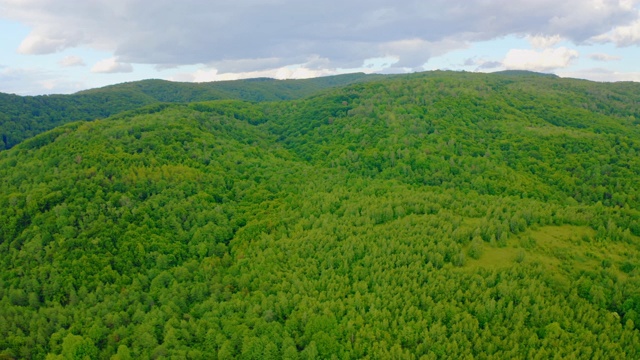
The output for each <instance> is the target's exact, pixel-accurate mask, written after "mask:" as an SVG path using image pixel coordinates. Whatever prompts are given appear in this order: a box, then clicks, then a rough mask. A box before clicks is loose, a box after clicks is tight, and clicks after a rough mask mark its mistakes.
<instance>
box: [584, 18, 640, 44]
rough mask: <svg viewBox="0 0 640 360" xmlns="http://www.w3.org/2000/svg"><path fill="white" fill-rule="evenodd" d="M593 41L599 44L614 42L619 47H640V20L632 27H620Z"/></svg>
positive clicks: (596, 37)
mask: <svg viewBox="0 0 640 360" xmlns="http://www.w3.org/2000/svg"><path fill="white" fill-rule="evenodd" d="M592 40H593V41H595V42H599V43H606V42H612V43H615V44H616V45H618V46H632V45H640V20H638V21H636V22H634V23H633V24H630V25H626V26H618V27H616V28H614V29H613V30H611V31H609V32H607V33H605V34H602V35H598V36H595V37H593V39H592Z"/></svg>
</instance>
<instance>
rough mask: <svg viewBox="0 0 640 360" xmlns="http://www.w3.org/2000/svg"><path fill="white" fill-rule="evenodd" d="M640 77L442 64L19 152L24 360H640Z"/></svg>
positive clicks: (16, 303)
mask: <svg viewBox="0 0 640 360" xmlns="http://www.w3.org/2000/svg"><path fill="white" fill-rule="evenodd" d="M638 90H639V87H638V85H637V84H625V83H621V84H595V83H591V82H586V81H577V80H563V79H556V78H552V77H541V76H536V75H530V74H520V73H518V74H509V73H507V74H497V75H480V74H466V73H441V72H436V73H425V74H414V75H410V76H400V77H393V78H387V79H383V80H379V81H374V82H369V83H363V84H355V85H351V86H347V87H344V88H340V89H336V90H332V91H330V92H327V93H324V94H320V95H316V96H313V97H310V98H307V99H301V100H294V101H283V102H270V103H247V102H241V101H213V102H200V103H193V104H172V105H163V106H155V107H145V108H141V109H138V110H136V111H131V112H126V113H123V114H120V115H118V116H116V117H112V118H109V119H105V120H99V121H94V122H75V123H70V124H67V125H64V126H61V127H57V128H56V129H54V130H52V131H49V132H46V133H44V134H41V135H38V136H36V137H34V138H32V139H29V140H26V141H24V142H23V143H21V144H19V145H18V146H16V147H14V148H13V149H10V150H7V151H3V152H1V153H0V177H1V178H2V179H3V181H2V183H1V184H0V223H2V224H3V226H2V228H1V229H0V261H1V262H0V266H1V267H2V270H1V272H0V354H2V355H4V356H5V357H8V358H49V359H57V358H63V359H67V358H83V357H85V356H88V357H89V358H102V359H110V358H114V359H127V358H172V357H175V358H193V359H209V358H218V359H228V358H244V359H263V358H266V359H270V358H273V359H281V358H284V359H331V358H336V359H350V358H351V359H357V358H401V359H420V358H426V359H430V358H466V357H472V356H473V357H477V358H496V359H503V358H510V357H516V358H549V357H553V356H558V357H561V358H571V357H573V358H637V357H639V356H640V350H639V349H640V332H639V328H640V315H639V314H640V274H639V271H640V270H639V269H638V267H639V266H640V237H639V236H640V225H639V223H640V222H639V220H640V212H639V209H640V194H639V191H640V189H638V188H637V187H636V186H635V184H637V183H639V180H640V166H639V165H640V164H638V162H640V160H639V159H638V153H639V152H640V133H639V131H640V129H639V127H638V120H637V119H639V118H640V116H639V113H638V112H639V111H640V105H639V102H638V100H639V97H640V95H639V94H640V92H639V91H638Z"/></svg>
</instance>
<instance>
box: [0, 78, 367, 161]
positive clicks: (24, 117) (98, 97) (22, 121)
mask: <svg viewBox="0 0 640 360" xmlns="http://www.w3.org/2000/svg"><path fill="white" fill-rule="evenodd" d="M377 77H378V76H376V75H365V74H347V75H338V76H328V77H323V78H316V79H303V80H274V79H250V80H238V81H221V82H211V83H176V82H170V81H164V80H144V81H136V82H130V83H125V84H119V85H113V86H107V87H104V88H99V89H92V90H86V91H82V92H79V93H76V94H73V95H46V96H18V95H9V94H2V93H0V150H4V149H9V148H11V147H13V146H15V145H16V144H18V143H20V142H22V141H23V140H25V139H28V138H30V137H33V136H35V135H37V134H40V133H42V132H44V131H47V130H51V129H53V128H55V127H56V126H59V125H63V124H66V123H69V122H73V121H78V120H95V119H102V118H106V117H109V116H111V115H114V114H117V113H120V112H122V111H125V110H133V109H138V108H140V107H144V106H146V105H150V104H157V103H164V102H168V103H184V102H197V101H205V100H220V99H239V100H246V101H253V102H258V101H276V100H290V99H299V98H302V97H306V96H309V95H311V94H313V93H316V92H319V91H321V90H324V89H327V88H332V87H337V86H342V85H347V84H351V83H356V82H360V81H369V80H373V79H375V78H377Z"/></svg>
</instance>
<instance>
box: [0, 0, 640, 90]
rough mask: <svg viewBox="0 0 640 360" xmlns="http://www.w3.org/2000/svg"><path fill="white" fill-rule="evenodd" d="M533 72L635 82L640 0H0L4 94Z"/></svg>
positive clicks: (639, 71) (639, 60)
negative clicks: (139, 83)
mask: <svg viewBox="0 0 640 360" xmlns="http://www.w3.org/2000/svg"><path fill="white" fill-rule="evenodd" d="M434 69H451V70H466V71H485V72H489V71H498V70H504V69H527V70H534V71H540V72H552V73H555V74H558V75H560V76H563V77H576V78H584V79H590V80H597V81H623V80H624V81H628V80H631V81H640V0H563V1H558V0H323V1H318V0H210V1H206V0H181V1H175V0H154V1H148V0H0V92H6V93H16V94H20V95H33V94H50V93H71V92H75V91H79V90H82V89H86V88H93V87H99V86H104V85H108V84H114V83H120V82H125V81H133V80H141V79H147V78H160V79H167V80H174V81H214V80H228V79H238V78H248V77H259V76H268V77H274V78H279V79H286V78H304V77H314V76H322V75H331V74H340V73H348V72H355V71H364V72H378V73H402V72H415V71H424V70H434Z"/></svg>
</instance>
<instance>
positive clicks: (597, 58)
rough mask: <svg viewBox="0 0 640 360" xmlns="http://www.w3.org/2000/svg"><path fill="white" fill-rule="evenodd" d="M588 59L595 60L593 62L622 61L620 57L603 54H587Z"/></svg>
mask: <svg viewBox="0 0 640 360" xmlns="http://www.w3.org/2000/svg"><path fill="white" fill-rule="evenodd" d="M589 59H591V60H595V61H617V60H622V57H620V56H614V55H609V54H603V53H596V54H589Z"/></svg>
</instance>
